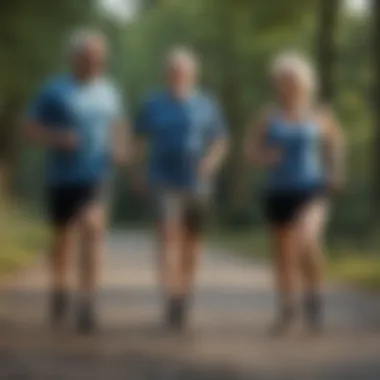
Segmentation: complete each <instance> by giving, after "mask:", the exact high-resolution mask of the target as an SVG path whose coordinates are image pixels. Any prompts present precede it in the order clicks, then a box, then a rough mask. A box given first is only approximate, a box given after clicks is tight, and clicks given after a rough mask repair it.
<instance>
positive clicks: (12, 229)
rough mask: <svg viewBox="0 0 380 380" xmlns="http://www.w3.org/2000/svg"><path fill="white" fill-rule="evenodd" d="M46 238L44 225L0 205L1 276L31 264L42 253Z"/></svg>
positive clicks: (13, 209) (25, 214) (22, 213)
mask: <svg viewBox="0 0 380 380" xmlns="http://www.w3.org/2000/svg"><path fill="white" fill-rule="evenodd" d="M46 238H47V234H46V229H45V226H44V225H43V223H41V222H39V221H38V220H35V219H32V218H31V217H30V216H29V215H28V214H27V213H24V212H22V211H20V210H19V209H17V208H10V207H9V206H5V205H4V204H0V246H1V250H0V276H1V275H4V274H8V273H10V272H12V271H14V270H16V269H19V268H21V267H24V266H27V265H28V264H30V263H31V262H32V261H33V260H34V258H35V257H36V255H37V254H38V253H39V252H41V251H42V248H43V246H44V242H45V241H46Z"/></svg>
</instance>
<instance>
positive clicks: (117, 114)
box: [112, 88, 128, 121]
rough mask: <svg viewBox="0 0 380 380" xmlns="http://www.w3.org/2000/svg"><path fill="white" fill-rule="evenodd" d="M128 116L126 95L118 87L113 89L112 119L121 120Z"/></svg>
mask: <svg viewBox="0 0 380 380" xmlns="http://www.w3.org/2000/svg"><path fill="white" fill-rule="evenodd" d="M127 118H128V109H127V106H126V102H125V97H124V96H122V94H121V91H120V90H119V89H118V88H113V90H112V120H114V121H120V120H125V119H127Z"/></svg>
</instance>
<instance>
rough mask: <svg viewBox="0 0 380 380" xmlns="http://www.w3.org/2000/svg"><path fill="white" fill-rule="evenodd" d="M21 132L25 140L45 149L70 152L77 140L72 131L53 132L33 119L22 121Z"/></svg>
mask: <svg viewBox="0 0 380 380" xmlns="http://www.w3.org/2000/svg"><path fill="white" fill-rule="evenodd" d="M22 130H23V133H24V135H25V137H26V138H28V139H29V140H30V141H32V142H34V143H36V144H39V145H42V146H44V147H46V148H53V149H62V150H71V149H74V148H75V147H76V145H77V138H76V135H75V134H74V132H73V131H68V130H54V129H53V128H50V127H49V126H47V125H45V124H42V123H39V122H38V121H36V120H33V119H26V120H24V121H23V122H22Z"/></svg>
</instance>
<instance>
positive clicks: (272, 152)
mask: <svg viewBox="0 0 380 380" xmlns="http://www.w3.org/2000/svg"><path fill="white" fill-rule="evenodd" d="M261 160H262V162H263V164H264V165H266V166H275V165H277V164H279V163H280V162H281V160H282V154H281V152H280V151H279V150H278V149H272V148H271V149H265V150H264V152H263V157H262V158H261Z"/></svg>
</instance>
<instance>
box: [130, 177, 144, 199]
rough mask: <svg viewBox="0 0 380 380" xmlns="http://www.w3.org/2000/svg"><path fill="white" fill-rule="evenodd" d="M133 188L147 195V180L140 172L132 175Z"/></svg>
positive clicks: (136, 191) (134, 190)
mask: <svg viewBox="0 0 380 380" xmlns="http://www.w3.org/2000/svg"><path fill="white" fill-rule="evenodd" d="M131 188H132V190H133V192H135V193H137V194H139V195H145V194H146V193H147V192H148V185H147V181H146V179H145V177H144V176H142V175H141V174H140V173H136V174H133V175H132V176H131Z"/></svg>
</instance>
